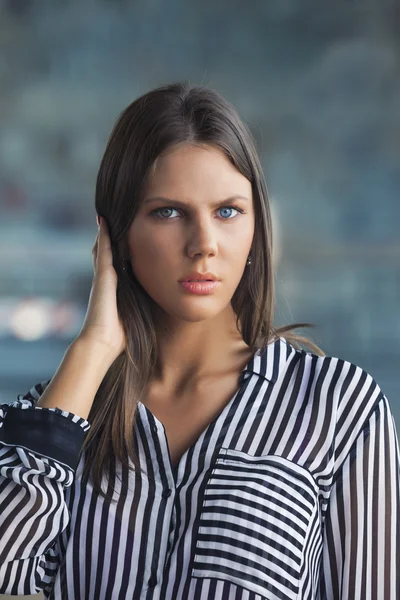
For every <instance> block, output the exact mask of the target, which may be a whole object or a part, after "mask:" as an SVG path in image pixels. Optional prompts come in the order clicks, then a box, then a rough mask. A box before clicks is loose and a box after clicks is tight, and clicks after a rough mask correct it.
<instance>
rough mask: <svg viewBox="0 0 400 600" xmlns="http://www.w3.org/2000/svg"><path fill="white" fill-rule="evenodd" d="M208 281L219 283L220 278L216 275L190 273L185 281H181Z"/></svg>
mask: <svg viewBox="0 0 400 600" xmlns="http://www.w3.org/2000/svg"><path fill="white" fill-rule="evenodd" d="M206 279H212V281H218V277H217V276H216V275H214V273H198V272H197V271H193V273H189V275H186V276H185V277H184V278H183V279H180V280H179V281H190V280H191V281H204V280H206Z"/></svg>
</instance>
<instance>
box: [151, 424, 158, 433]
mask: <svg viewBox="0 0 400 600" xmlns="http://www.w3.org/2000/svg"><path fill="white" fill-rule="evenodd" d="M151 430H152V432H153V433H155V434H156V435H157V433H158V430H157V425H154V426H153V427H152V428H151Z"/></svg>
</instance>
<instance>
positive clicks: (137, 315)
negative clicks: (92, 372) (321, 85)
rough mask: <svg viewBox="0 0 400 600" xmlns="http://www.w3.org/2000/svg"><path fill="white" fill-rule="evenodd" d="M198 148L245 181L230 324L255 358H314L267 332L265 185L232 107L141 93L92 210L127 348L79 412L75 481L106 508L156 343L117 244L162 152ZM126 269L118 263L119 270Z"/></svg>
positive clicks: (294, 340)
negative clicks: (104, 229) (80, 461)
mask: <svg viewBox="0 0 400 600" xmlns="http://www.w3.org/2000/svg"><path fill="white" fill-rule="evenodd" d="M184 143H192V144H198V145H203V144H208V145H213V146H214V147H216V148H217V149H220V150H222V151H223V152H224V153H225V155H226V156H227V157H228V159H229V160H230V161H231V163H232V164H233V165H234V166H235V167H236V169H237V170H238V171H239V172H240V173H241V174H242V175H244V177H246V178H247V179H248V180H249V181H250V182H251V184H252V192H253V199H254V210H255V231H254V238H253V244H252V248H251V258H252V262H251V266H250V267H247V268H246V269H245V270H244V273H243V276H242V279H241V281H240V283H239V285H238V287H237V289H236V290H235V293H234V295H233V297H232V300H231V303H232V307H233V309H234V312H235V314H236V316H237V319H236V327H237V329H238V331H239V332H240V333H241V335H242V337H243V340H244V341H245V343H246V344H247V345H248V346H249V347H250V348H251V350H252V351H253V352H256V351H257V350H258V349H260V348H265V346H266V345H267V344H268V343H270V342H271V341H273V340H274V339H276V338H278V337H283V338H285V339H286V340H287V341H288V342H289V343H291V344H292V345H294V346H295V347H296V348H300V345H301V344H305V345H306V346H308V347H309V348H310V349H311V350H312V351H314V352H316V353H317V354H319V355H323V352H322V351H321V350H320V349H319V348H318V346H316V345H315V344H313V343H312V342H311V341H310V340H308V339H307V338H306V337H303V336H301V335H298V334H296V333H294V332H293V331H292V330H293V329H297V328H299V327H312V325H310V324H308V323H297V324H293V325H286V326H284V327H280V328H275V327H274V326H273V312H274V299H275V294H274V267H273V245H272V221H271V213H270V206H269V200H268V193H267V187H266V183H265V180H264V176H263V171H262V167H261V164H260V161H259V158H258V155H257V152H256V149H255V143H254V141H253V137H252V134H251V132H250V130H249V129H248V128H247V126H246V125H245V124H244V122H243V121H242V120H241V119H240V117H239V115H238V114H237V112H236V110H235V108H234V107H233V106H232V104H230V103H229V102H228V101H227V100H226V99H225V98H223V97H222V96H221V95H220V94H219V93H218V92H217V91H215V90H212V89H210V88H207V87H204V86H195V85H191V84H189V83H188V82H179V83H174V84H170V85H166V86H162V87H158V88H156V89H154V90H151V91H150V92H148V93H147V94H144V95H143V96H141V97H139V98H138V99H136V100H135V101H134V102H132V103H131V104H130V105H129V106H128V107H127V108H125V110H124V111H123V112H122V113H121V115H120V116H119V118H118V120H117V122H116V124H115V126H114V129H113V131H112V133H111V136H110V138H109V140H108V143H107V146H106V149H105V152H104V156H103V158H102V161H101V164H100V169H99V172H98V176H97V184H96V212H97V213H98V214H99V215H101V216H103V217H105V219H106V220H107V223H108V227H109V232H110V237H111V242H112V248H113V259H114V268H115V270H116V272H117V274H118V286H117V305H118V312H119V316H120V319H121V322H122V324H123V327H124V329H125V333H126V338H127V348H126V351H125V352H123V353H122V354H121V355H120V356H119V357H118V358H117V359H116V360H115V361H114V363H113V364H112V365H111V367H110V369H109V370H108V372H107V374H106V376H105V377H104V379H103V381H102V383H101V385H100V387H99V389H98V391H97V393H96V396H95V398H94V402H93V405H92V409H91V411H90V413H89V415H88V421H89V423H90V424H91V428H90V430H89V431H88V433H87V435H86V437H85V440H84V443H83V446H82V449H81V453H82V452H83V451H85V464H84V469H83V476H82V479H83V481H85V480H87V479H88V478H89V476H90V475H91V477H92V483H93V487H94V489H95V490H96V491H97V492H98V493H99V494H100V495H101V496H103V497H104V498H106V499H107V500H108V501H109V502H115V501H116V500H112V493H113V490H110V489H109V490H108V491H110V492H111V496H110V494H108V493H104V492H103V490H102V487H101V483H102V478H103V476H105V475H106V474H107V473H108V474H109V473H111V472H115V461H116V459H117V460H119V461H121V463H122V464H124V465H126V466H127V467H128V468H129V466H130V468H132V465H130V464H129V459H130V460H131V461H132V463H133V466H134V468H135V470H140V465H139V461H138V453H137V445H136V442H135V436H134V428H133V425H134V420H135V412H136V409H137V403H138V401H139V400H141V399H142V398H143V395H144V393H145V390H146V388H147V386H148V383H149V381H151V379H152V374H153V369H154V366H155V365H156V363H157V340H156V334H155V325H154V321H153V314H154V312H153V309H154V306H155V303H154V301H153V300H152V298H151V297H150V296H149V295H148V294H147V292H146V291H145V290H144V288H143V287H142V286H141V285H140V283H139V282H138V280H137V279H136V277H135V275H134V273H133V272H132V268H131V266H130V265H129V263H128V266H127V268H126V270H123V269H122V261H123V259H124V243H125V240H126V237H127V233H128V230H129V228H130V225H131V223H132V221H133V219H134V218H135V215H136V212H137V211H138V208H139V205H140V200H141V193H142V190H143V188H144V185H145V182H146V178H147V177H148V176H149V174H150V173H151V172H152V169H154V165H155V164H156V160H157V158H158V157H160V156H161V155H162V154H163V153H164V152H167V151H168V150H171V149H172V148H173V147H175V146H177V145H179V144H184ZM126 264H127V263H126V262H125V265H126Z"/></svg>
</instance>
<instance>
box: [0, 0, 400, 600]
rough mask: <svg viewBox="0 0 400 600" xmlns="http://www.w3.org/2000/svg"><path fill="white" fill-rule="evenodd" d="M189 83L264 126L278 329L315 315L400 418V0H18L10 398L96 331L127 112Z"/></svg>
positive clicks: (11, 34)
mask: <svg viewBox="0 0 400 600" xmlns="http://www.w3.org/2000/svg"><path fill="white" fill-rule="evenodd" d="M182 79H187V80H189V81H190V82H191V83H195V84H204V85H207V86H210V87H212V88H215V89H217V90H218V91H220V92H221V93H222V94H223V95H225V96H226V97H227V98H228V99H229V100H230V101H231V102H232V103H233V104H234V105H235V106H236V108H237V110H238V111H239V113H240V115H241V116H242V118H243V119H244V121H245V122H246V123H247V124H248V126H249V127H250V129H251V131H252V133H253V135H254V137H255V138H256V143H257V147H258V150H259V154H260V157H261V162H262V165H263V168H264V172H265V176H266V181H267V185H268V189H269V194H270V199H271V204H272V210H273V217H274V225H275V232H276V235H275V239H276V244H277V280H276V282H277V303H276V324H285V323H288V322H293V321H307V322H311V323H314V324H315V329H314V330H311V331H309V332H308V333H309V334H310V335H311V337H312V339H313V340H314V341H316V343H318V344H319V345H320V346H321V347H322V349H323V350H324V351H325V353H326V354H328V355H333V356H339V357H341V358H344V359H346V360H350V361H352V362H355V363H356V364H358V365H360V366H361V367H363V368H364V369H366V370H367V371H368V372H370V373H371V375H372V376H373V377H374V378H375V379H376V380H377V381H378V383H379V384H380V386H381V388H382V389H383V390H384V392H385V393H386V395H387V396H388V398H389V401H390V403H391V407H392V410H393V413H394V416H395V420H396V424H397V428H398V430H399V428H400V381H399V366H400V341H399V340H400V318H399V314H398V311H399V306H400V235H399V228H400V198H399V193H400V168H399V162H400V4H399V3H395V2H384V1H382V2H380V3H379V4H378V3H377V2H356V1H352V2H351V1H342V0H337V1H336V2H335V3H331V2H329V3H328V2H320V1H319V2H316V1H310V0H301V1H299V0H296V1H295V0H279V1H275V2H273V1H266V0H260V1H255V0H253V2H252V3H251V4H249V3H244V2H239V0H230V1H229V3H228V2H227V1H226V0H214V1H213V2H204V1H203V2H200V1H197V0H192V1H191V2H186V3H185V2H183V1H182V0H170V1H169V2H168V3H162V2H161V0H146V1H144V0H136V1H135V2H133V1H128V0H79V1H78V0H75V1H74V0H68V1H67V0H63V1H61V0H41V1H40V2H39V1H36V2H35V1H34V0H0V402H10V401H13V400H15V397H16V394H17V393H25V392H26V391H28V390H29V389H30V388H31V387H32V385H34V384H35V383H37V382H39V381H43V380H45V379H49V378H50V377H52V375H53V374H54V372H55V371H56V369H57V367H58V365H59V363H60V361H61V359H62V357H63V355H64V353H65V351H66V349H67V347H68V345H69V344H70V343H71V341H72V340H73V339H74V338H75V336H76V335H77V333H78V332H79V330H80V328H81V326H82V323H83V319H84V315H85V312H86V307H87V302H88V298H89V292H90V287H91V281H92V275H93V270H92V254H91V249H92V246H93V243H94V240H95V237H96V235H97V226H96V219H95V209H94V188H95V180H96V175H97V170H98V167H99V163H100V160H101V157H102V153H103V151H104V148H105V144H106V141H107V137H108V135H109V134H110V132H111V129H112V126H113V124H114V122H115V120H116V118H117V116H118V114H119V113H120V112H121V111H122V110H123V108H124V107H125V106H126V105H127V104H129V103H130V102H131V101H132V100H133V99H135V98H136V97H137V96H139V95H141V94H143V93H145V92H147V91H149V90H150V89H152V88H154V87H157V86H159V85H163V84H166V83H170V82H174V81H178V80H182ZM306 333H307V331H306ZM40 597H41V596H35V598H40ZM1 598H5V597H4V596H1Z"/></svg>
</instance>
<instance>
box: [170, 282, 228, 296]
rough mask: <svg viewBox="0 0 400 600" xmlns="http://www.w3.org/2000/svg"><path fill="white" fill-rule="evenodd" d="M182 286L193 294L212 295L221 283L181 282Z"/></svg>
mask: <svg viewBox="0 0 400 600" xmlns="http://www.w3.org/2000/svg"><path fill="white" fill-rule="evenodd" d="M179 283H180V284H181V286H182V287H183V288H184V289H185V290H187V291H188V292H191V293H192V294H212V293H213V291H214V290H215V289H216V288H217V287H218V286H219V284H220V283H221V282H220V281H180V282H179Z"/></svg>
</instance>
